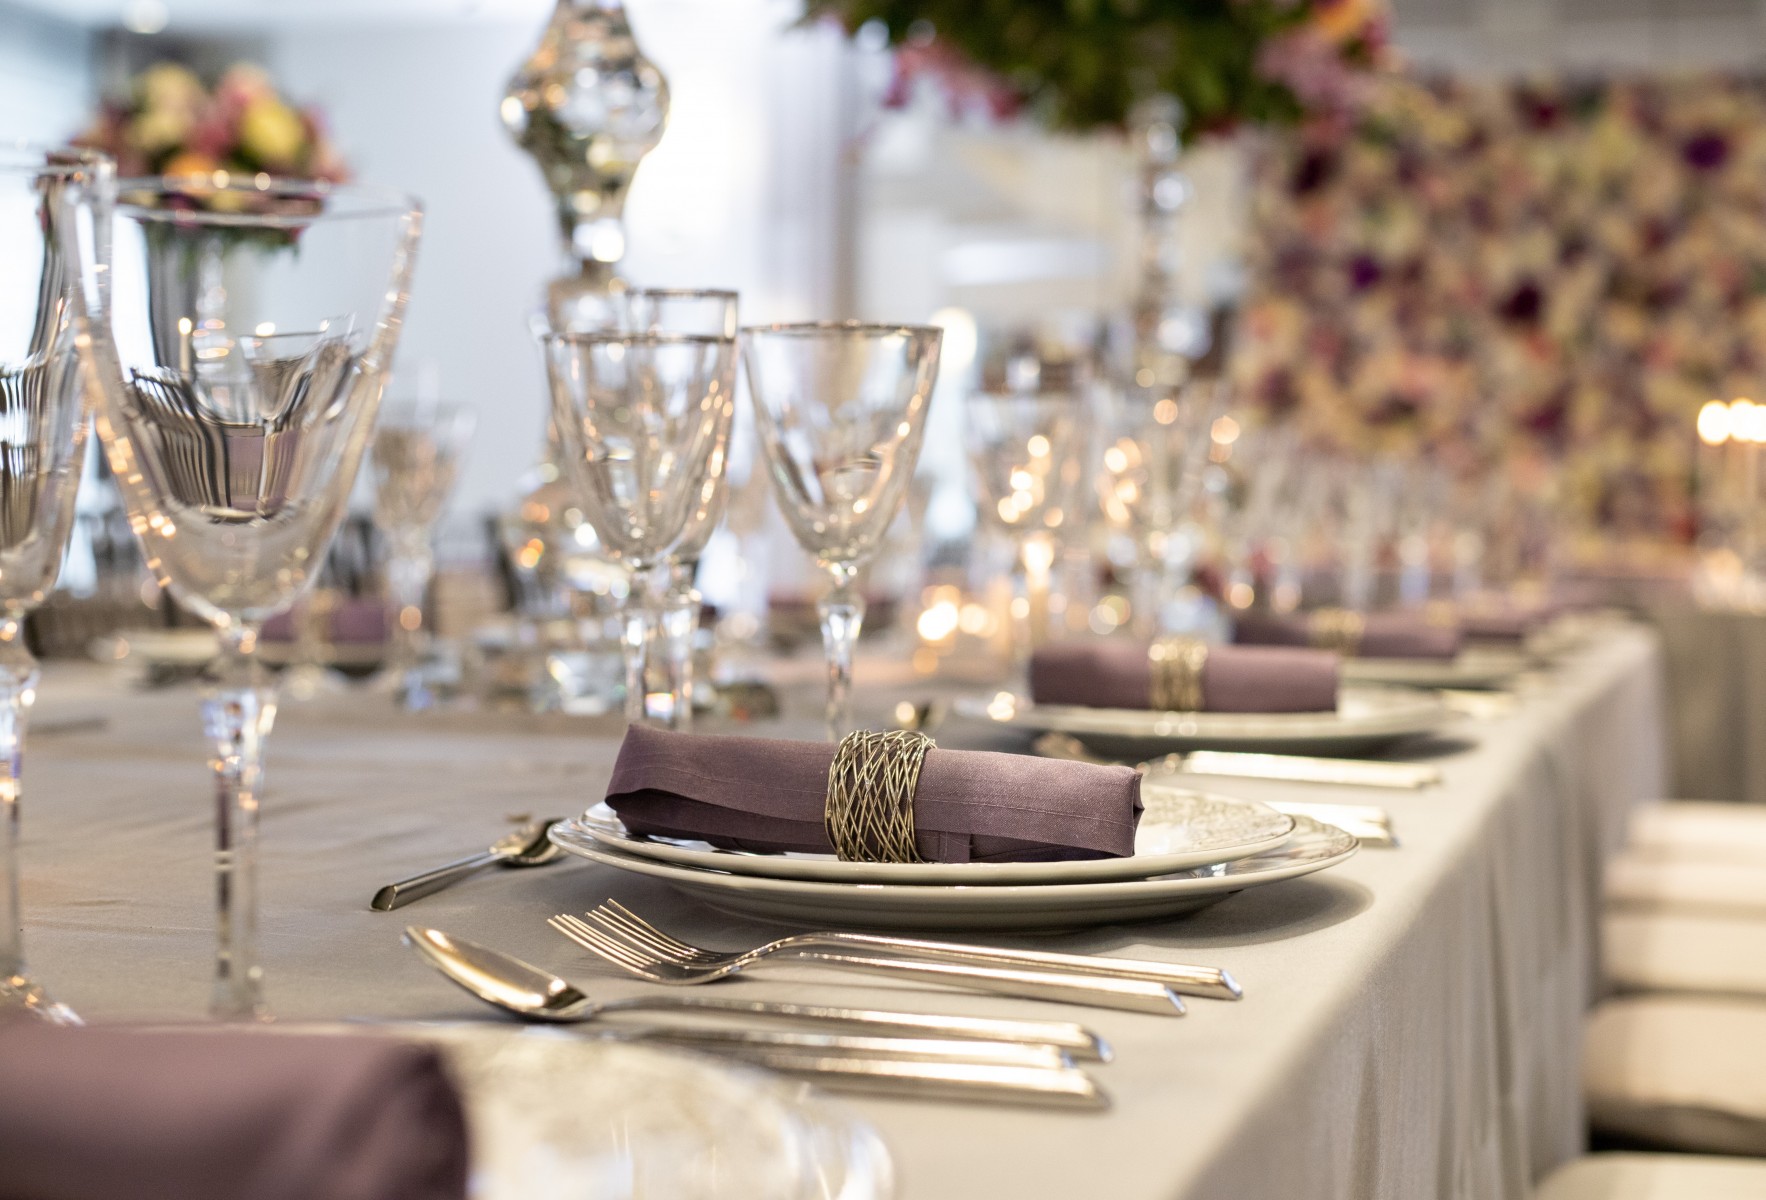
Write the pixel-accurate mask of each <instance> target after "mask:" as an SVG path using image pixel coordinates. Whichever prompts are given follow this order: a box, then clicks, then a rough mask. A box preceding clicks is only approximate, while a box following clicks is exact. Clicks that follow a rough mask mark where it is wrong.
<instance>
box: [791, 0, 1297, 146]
mask: <svg viewBox="0 0 1766 1200" xmlns="http://www.w3.org/2000/svg"><path fill="white" fill-rule="evenodd" d="M818 17H832V18H834V19H837V20H839V21H840V22H841V23H842V24H843V25H844V26H845V27H846V28H847V30H848V31H852V30H856V29H858V28H859V27H860V26H861V25H864V24H867V23H868V22H871V21H879V22H881V23H882V25H883V27H884V28H886V29H887V30H888V32H889V43H890V45H892V46H897V47H900V46H904V45H907V46H912V45H917V44H923V43H925V42H926V41H927V40H928V36H929V35H930V34H931V33H933V32H934V31H935V33H936V38H937V41H938V42H939V43H941V44H943V45H944V46H946V47H948V48H950V49H952V50H954V51H956V52H957V53H959V54H961V55H962V56H964V57H965V58H967V59H969V60H970V61H972V62H973V63H974V64H975V65H977V66H979V67H982V68H984V69H986V70H987V71H989V72H992V73H993V74H995V75H997V76H999V77H1000V78H1001V79H1002V80H1004V81H1005V82H1006V83H1007V84H1008V85H1009V86H1010V87H1011V88H1012V89H1014V90H1015V91H1016V92H1017V93H1018V94H1019V95H1020V96H1021V97H1022V98H1023V100H1024V102H1025V103H1026V105H1027V106H1028V107H1029V109H1030V111H1031V112H1032V113H1033V114H1035V115H1036V116H1037V117H1038V118H1040V119H1041V120H1042V121H1043V122H1044V123H1045V124H1047V125H1048V126H1049V127H1051V128H1054V129H1063V130H1070V131H1075V132H1084V131H1089V130H1095V129H1103V128H1123V127H1125V126H1126V125H1127V123H1128V116H1129V110H1130V109H1131V108H1132V106H1133V105H1134V103H1135V102H1136V101H1137V100H1139V99H1141V98H1143V97H1147V96H1152V95H1157V94H1167V95H1172V96H1175V97H1177V98H1178V99H1179V100H1181V101H1182V102H1183V105H1184V109H1185V112H1186V113H1187V114H1188V127H1187V130H1186V134H1187V135H1188V136H1194V135H1196V134H1199V133H1206V132H1209V131H1212V130H1217V129H1221V128H1225V127H1227V126H1231V125H1234V124H1238V123H1241V122H1249V123H1255V124H1285V123H1290V122H1293V121H1295V120H1298V119H1299V117H1300V116H1301V115H1302V106H1301V104H1300V102H1299V101H1298V100H1297V99H1296V97H1295V95H1294V93H1293V92H1292V91H1291V90H1289V88H1288V87H1287V86H1286V85H1285V84H1283V83H1281V82H1278V81H1276V80H1274V79H1270V78H1267V77H1266V76H1264V75H1263V74H1261V73H1259V71H1258V69H1257V57H1258V53H1259V51H1260V50H1261V48H1262V47H1263V46H1264V45H1265V44H1266V43H1267V42H1268V41H1269V40H1270V39H1271V38H1273V37H1275V36H1276V35H1278V34H1280V33H1282V32H1285V31H1287V30H1289V29H1291V28H1294V27H1295V26H1298V25H1300V24H1303V23H1304V22H1305V21H1306V20H1307V5H1306V4H1305V3H1304V2H1297V0H810V4H809V6H808V14H807V18H806V19H814V18H818ZM928 26H930V28H928Z"/></svg>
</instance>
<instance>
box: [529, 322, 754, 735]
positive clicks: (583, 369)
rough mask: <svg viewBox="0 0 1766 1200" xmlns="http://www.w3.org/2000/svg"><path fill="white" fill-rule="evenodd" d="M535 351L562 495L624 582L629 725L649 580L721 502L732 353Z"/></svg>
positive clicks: (657, 337) (551, 340)
mask: <svg viewBox="0 0 1766 1200" xmlns="http://www.w3.org/2000/svg"><path fill="white" fill-rule="evenodd" d="M541 340H542V344H543V345H544V346H545V350H546V375H547V378H548V379H549V381H550V383H551V387H552V418H553V423H554V425H555V426H556V428H557V430H558V437H559V441H560V446H561V449H562V458H563V461H564V464H565V470H566V472H567V473H568V475H569V478H570V482H571V485H572V489H573V491H574V492H575V494H576V496H577V498H578V499H579V500H580V501H581V503H582V505H583V513H584V515H585V516H586V517H587V518H588V520H589V523H590V524H591V525H593V526H594V527H595V532H596V534H598V535H599V537H600V539H601V546H602V548H603V549H604V550H605V551H606V552H607V553H608V554H609V555H610V556H612V557H613V558H614V559H616V560H618V561H619V562H620V563H621V564H623V565H624V566H625V568H626V569H627V571H629V572H630V574H631V589H630V591H629V592H628V593H627V594H626V597H625V601H624V606H623V612H622V614H621V615H622V618H623V628H624V639H623V650H624V655H625V679H626V695H625V712H626V719H627V720H628V721H631V722H634V723H635V722H639V721H642V720H643V719H644V718H645V715H646V713H645V692H646V688H645V683H644V679H645V671H646V666H647V662H648V657H649V646H650V642H651V635H652V633H653V627H654V624H655V619H654V618H655V600H654V598H653V597H652V595H651V588H650V586H649V583H648V574H649V572H651V571H653V570H655V569H656V568H657V567H659V566H661V565H662V564H663V563H664V562H666V561H667V559H668V555H669V554H670V553H671V552H673V551H674V550H675V549H676V548H677V547H678V546H679V545H680V542H681V539H682V538H683V537H684V536H685V535H686V533H687V531H688V527H689V524H690V523H691V521H692V519H693V516H694V514H695V513H696V512H698V511H700V510H701V509H702V508H707V507H711V508H715V507H716V506H717V505H719V504H720V503H721V501H720V499H719V494H720V493H721V492H722V490H723V487H724V460H725V455H726V453H727V450H728V447H729V439H730V423H731V420H732V418H733V417H734V415H735V411H736V392H735V382H736V343H735V340H734V339H733V338H728V337H708V336H702V335H697V334H676V333H549V334H546V335H545V336H544V337H543V338H542V339H541Z"/></svg>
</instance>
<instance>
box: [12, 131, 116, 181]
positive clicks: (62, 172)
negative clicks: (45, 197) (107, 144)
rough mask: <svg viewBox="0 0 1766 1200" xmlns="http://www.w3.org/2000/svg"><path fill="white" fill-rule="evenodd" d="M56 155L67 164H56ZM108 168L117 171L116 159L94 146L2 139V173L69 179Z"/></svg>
mask: <svg viewBox="0 0 1766 1200" xmlns="http://www.w3.org/2000/svg"><path fill="white" fill-rule="evenodd" d="M56 156H60V157H61V158H63V159H65V161H62V162H57V161H55V157H56ZM104 167H110V168H112V169H114V168H115V167H116V162H115V160H113V159H112V158H111V157H110V155H108V154H106V153H105V152H104V151H102V150H95V149H93V148H92V147H90V146H75V145H72V144H70V143H65V142H63V143H59V144H58V143H54V142H32V141H22V140H11V139H0V174H4V175H58V176H69V175H77V174H79V173H80V172H81V171H82V170H91V169H92V168H100V169H102V168H104Z"/></svg>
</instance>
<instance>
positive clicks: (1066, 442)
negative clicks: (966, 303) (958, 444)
mask: <svg viewBox="0 0 1766 1200" xmlns="http://www.w3.org/2000/svg"><path fill="white" fill-rule="evenodd" d="M1054 365H1055V364H1049V367H1053V366H1054ZM1085 388H1086V382H1085V378H1084V374H1083V371H1082V370H1081V369H1080V368H1079V367H1078V366H1077V365H1075V366H1073V367H1072V368H1071V369H1070V370H1062V371H1059V372H1056V371H1052V370H1049V369H1048V368H1045V369H1044V370H1042V371H1039V372H1038V373H1037V376H1036V381H1035V383H1034V384H1030V383H1028V382H1026V383H1025V384H1024V385H1023V386H1019V387H1011V386H1009V385H1008V386H1005V387H1002V388H999V389H997V390H994V389H984V390H982V391H977V392H974V393H972V394H971V395H970V396H969V400H968V403H967V405H966V406H965V408H964V412H963V415H964V417H965V418H966V430H965V432H966V437H967V441H968V448H969V461H970V465H971V467H972V469H973V471H974V475H975V484H976V489H977V492H978V495H977V499H978V500H979V502H980V508H981V512H982V516H983V518H984V519H985V520H987V521H989V522H990V523H992V524H994V525H995V526H996V527H998V528H999V529H1001V530H1003V531H1004V532H1005V533H1006V534H1007V535H1008V536H1009V537H1011V539H1012V543H1013V546H1014V549H1015V551H1016V561H1017V569H1016V572H1015V574H1016V575H1017V577H1018V578H1017V580H1016V583H1017V586H1016V587H1015V588H1014V589H1013V590H1014V592H1015V593H1017V596H1015V597H1014V601H1013V608H1014V612H1015V613H1016V611H1017V610H1018V598H1019V597H1021V598H1022V602H1023V609H1022V611H1023V617H1022V620H1021V621H1016V622H1014V637H1013V639H1012V640H1013V657H1014V658H1015V659H1017V660H1018V661H1019V662H1020V663H1022V662H1025V661H1028V659H1029V655H1030V651H1031V650H1032V649H1033V648H1034V647H1036V646H1037V645H1040V644H1041V643H1042V642H1043V640H1044V639H1045V638H1047V636H1048V626H1049V576H1050V572H1051V570H1052V569H1053V567H1054V564H1055V559H1056V554H1057V550H1058V547H1059V544H1060V541H1061V540H1062V533H1063V532H1064V530H1065V529H1066V528H1067V527H1069V525H1070V523H1078V522H1079V521H1080V519H1081V516H1082V514H1081V513H1079V512H1078V511H1077V510H1078V504H1079V492H1080V484H1081V483H1082V480H1083V475H1084V468H1085V463H1084V460H1083V448H1084V446H1085V441H1086V438H1085V432H1086V422H1087V420H1088V412H1089V410H1088V407H1087V405H1086V402H1085V400H1086V396H1085Z"/></svg>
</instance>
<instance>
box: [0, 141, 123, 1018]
mask: <svg viewBox="0 0 1766 1200" xmlns="http://www.w3.org/2000/svg"><path fill="white" fill-rule="evenodd" d="M113 183H114V179H113V177H112V166H111V163H110V160H109V159H107V158H105V157H103V156H102V155H98V154H93V153H89V152H85V151H78V150H46V149H41V148H34V147H24V146H11V145H8V146H0V1016H4V1015H5V1012H6V1010H8V1009H24V1010H26V1011H29V1012H33V1013H35V1014H37V1015H38V1016H41V1017H46V1018H48V1019H49V1020H51V1021H56V1022H62V1023H74V1022H75V1020H76V1018H75V1017H74V1015H73V1013H72V1012H70V1011H69V1010H68V1009H67V1008H65V1007H63V1006H62V1005H60V1004H58V1003H56V1002H55V1001H54V1000H53V999H51V998H50V996H49V994H48V993H47V992H45V991H44V990H43V987H42V985H41V984H39V983H37V982H36V981H35V980H33V979H32V978H31V977H30V976H29V975H27V974H26V973H25V962H24V947H23V941H22V937H21V934H20V924H21V922H20V914H19V887H18V828H19V819H18V818H19V814H18V809H19V777H20V767H21V764H22V762H23V759H24V735H25V722H26V719H27V718H28V717H29V715H30V710H31V705H32V703H33V702H34V701H35V700H36V696H37V664H36V660H35V659H34V658H33V657H32V656H31V652H30V649H29V648H28V647H27V646H26V645H25V638H24V618H25V614H26V613H28V612H29V611H30V610H31V609H33V608H35V607H36V606H37V605H39V604H41V603H42V602H43V599H44V597H45V596H47V595H48V593H49V589H50V588H51V587H52V586H53V585H54V583H55V576H56V573H57V571H59V570H60V568H61V557H62V554H63V552H64V551H65V549H66V547H67V542H68V532H69V530H70V529H71V528H72V526H73V517H74V493H75V492H76V491H77V490H78V488H79V483H80V467H81V464H82V463H83V462H84V461H85V456H84V452H85V446H86V429H87V420H86V417H87V389H86V388H85V386H84V384H83V381H82V379H81V373H80V367H79V355H78V352H77V351H76V349H75V342H76V329H75V326H74V319H73V309H72V306H71V304H70V301H71V300H72V297H73V280H72V276H71V274H70V272H69V270H68V258H67V254H66V250H67V246H66V241H67V238H66V229H67V224H68V222H69V221H70V220H71V219H72V212H73V206H74V203H75V201H76V200H77V198H78V196H79V195H80V194H81V193H82V192H90V193H91V194H92V196H93V197H94V198H95V199H96V201H97V202H99V203H103V202H105V200H106V197H107V196H108V194H109V189H110V187H111V186H112V184H113Z"/></svg>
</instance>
